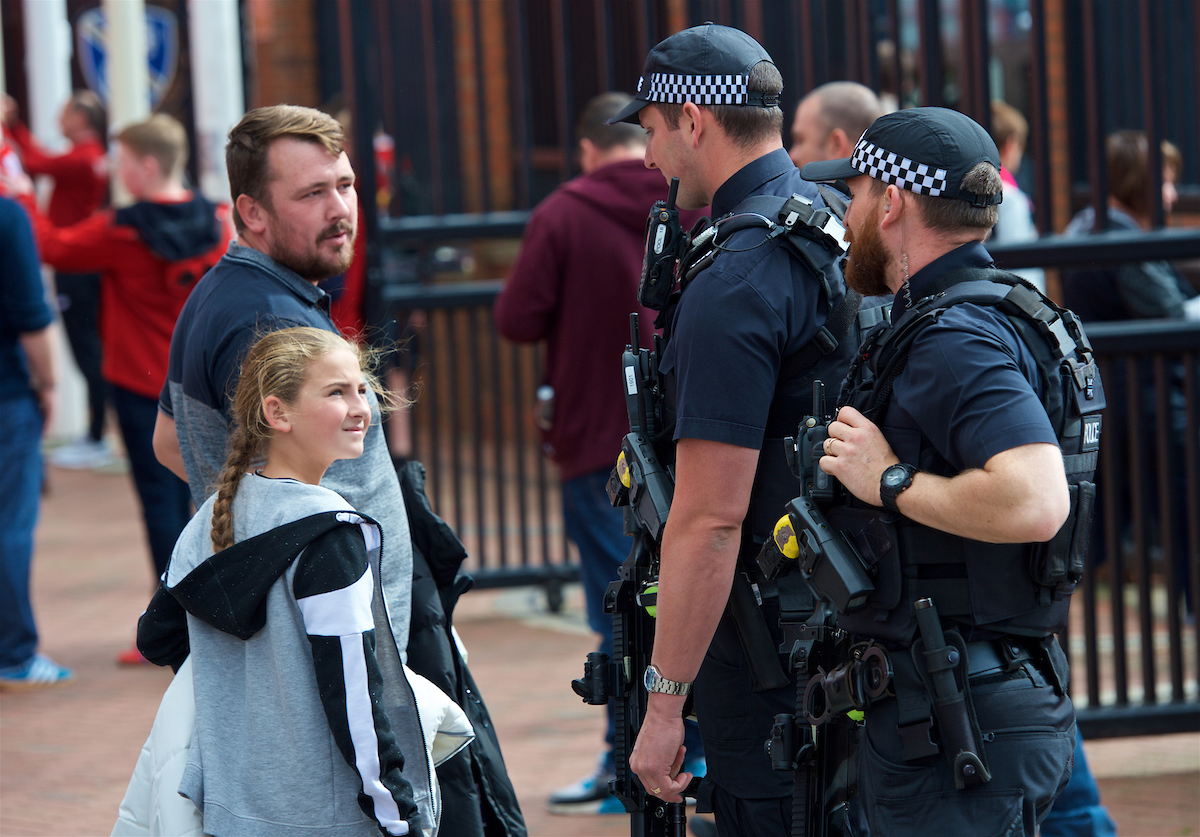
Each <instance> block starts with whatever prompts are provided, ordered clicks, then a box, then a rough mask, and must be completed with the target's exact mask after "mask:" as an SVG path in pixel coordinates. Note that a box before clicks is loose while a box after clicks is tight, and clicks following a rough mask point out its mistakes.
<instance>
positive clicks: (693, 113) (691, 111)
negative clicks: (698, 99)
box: [679, 102, 703, 148]
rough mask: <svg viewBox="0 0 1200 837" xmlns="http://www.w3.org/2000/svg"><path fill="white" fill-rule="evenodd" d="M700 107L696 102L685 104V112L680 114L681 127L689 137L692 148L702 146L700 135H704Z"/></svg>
mask: <svg viewBox="0 0 1200 837" xmlns="http://www.w3.org/2000/svg"><path fill="white" fill-rule="evenodd" d="M701 118H702V114H701V112H700V107H699V106H698V105H697V104H696V103H695V102H684V103H683V111H682V112H681V113H680V114H679V127H680V128H681V129H682V130H683V132H684V133H685V134H686V135H687V138H688V142H689V143H690V144H691V146H692V148H695V147H696V146H697V145H699V144H700V134H701V133H703V125H702V122H701Z"/></svg>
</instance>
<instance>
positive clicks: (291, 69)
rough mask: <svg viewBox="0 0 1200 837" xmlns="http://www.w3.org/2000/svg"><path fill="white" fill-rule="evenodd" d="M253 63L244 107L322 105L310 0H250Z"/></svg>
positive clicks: (248, 6)
mask: <svg viewBox="0 0 1200 837" xmlns="http://www.w3.org/2000/svg"><path fill="white" fill-rule="evenodd" d="M247 10H248V18H249V25H250V45H251V51H252V55H251V58H252V63H251V72H250V79H251V81H250V101H248V102H247V103H246V107H247V108H253V107H261V106H263V105H276V104H291V105H306V106H308V107H320V105H321V101H320V86H319V82H318V55H317V37H316V15H315V12H314V8H313V0H248V2H247Z"/></svg>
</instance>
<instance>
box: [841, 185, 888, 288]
mask: <svg viewBox="0 0 1200 837" xmlns="http://www.w3.org/2000/svg"><path fill="white" fill-rule="evenodd" d="M881 215H882V210H881V209H880V207H879V204H878V203H876V204H875V208H874V209H873V210H871V214H870V215H869V216H867V219H866V220H865V221H864V222H863V223H862V224H860V225H859V231H858V232H851V231H850V230H849V229H847V230H846V240H847V241H849V242H850V249H849V251H848V252H847V254H846V264H845V268H844V269H845V278H846V285H847V286H848V287H850V288H852V289H854V290H855V291H858V292H859V293H860V294H862V295H863V296H884V295H886V294H890V293H891V292H892V289H891V288H890V287H888V281H887V280H888V275H889V274H890V272H891V268H892V263H893V261H894V260H893V258H892V256H891V254H890V253H888V251H887V248H886V247H884V245H883V237H882V236H881V235H880V234H879V219H880V216H881Z"/></svg>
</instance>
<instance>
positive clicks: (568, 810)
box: [546, 768, 625, 816]
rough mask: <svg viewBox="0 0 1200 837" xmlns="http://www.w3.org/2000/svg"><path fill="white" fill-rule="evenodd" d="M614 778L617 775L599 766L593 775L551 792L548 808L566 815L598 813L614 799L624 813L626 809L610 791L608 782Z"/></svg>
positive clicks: (555, 812) (552, 811)
mask: <svg viewBox="0 0 1200 837" xmlns="http://www.w3.org/2000/svg"><path fill="white" fill-rule="evenodd" d="M613 778H615V777H614V776H613V774H612V773H610V772H608V771H607V770H605V769H603V768H598V769H597V770H596V772H595V773H593V774H592V775H591V776H587V777H585V778H583V779H580V780H579V781H578V782H575V783H574V784H572V785H567V786H566V787H564V788H559V789H558V790H556V791H555V792H554V793H552V794H550V799H549V800H548V801H547V804H546V810H547V811H549V812H550V813H551V814H561V815H565V816H572V815H589V814H597V813H599V812H600V808H601V806H602V805H603V804H604V803H605V802H607V801H608V800H612V801H613V802H616V803H617V807H618V808H620V809H621V813H624V812H625V809H624V808H622V807H621V803H620V802H617V798H616V797H615V796H613V795H612V794H611V793H609V792H608V783H609V781H611V780H612V779H613Z"/></svg>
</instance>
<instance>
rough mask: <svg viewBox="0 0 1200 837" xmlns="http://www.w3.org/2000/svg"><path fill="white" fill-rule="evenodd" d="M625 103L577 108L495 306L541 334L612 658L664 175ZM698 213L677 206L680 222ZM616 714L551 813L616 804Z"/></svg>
mask: <svg viewBox="0 0 1200 837" xmlns="http://www.w3.org/2000/svg"><path fill="white" fill-rule="evenodd" d="M630 100H631V97H630V96H628V95H627V94H625V93H604V94H602V95H600V96H597V97H596V98H594V99H592V100H591V101H590V102H589V103H588V105H587V106H586V108H585V109H584V111H583V114H582V116H581V117H580V119H579V125H578V128H577V135H578V136H579V161H580V167H581V168H582V169H583V174H582V175H580V176H579V177H576V178H574V179H573V180H571V181H569V182H567V183H564V184H563V185H561V186H559V187H558V188H557V189H556V190H555V191H554V192H552V193H551V194H550V195H549V196H548V197H547V198H546V199H545V200H544V201H542V202H541V203H540V204H539V205H538V206H537V208H536V209H534V211H533V214H532V215H531V216H530V218H529V223H528V224H527V225H526V227H525V237H524V239H523V240H522V243H521V251H520V253H519V254H518V256H517V260H516V262H515V263H514V264H513V266H512V269H511V270H510V271H509V274H508V279H507V280H506V281H505V283H504V289H503V290H502V291H501V292H500V296H499V298H497V300H496V305H495V309H494V315H495V319H496V327H497V328H498V329H499V331H500V334H501V335H503V336H504V337H506V338H508V339H509V340H513V341H515V342H520V343H534V342H538V341H540V340H545V341H546V343H547V346H546V371H545V380H544V383H543V388H542V389H541V394H542V395H544V396H548V395H549V390H547V389H546V388H547V387H548V388H550V390H552V391H553V400H552V402H551V401H550V400H549V398H543V399H542V400H541V404H540V405H539V413H540V418H539V426H540V427H541V428H542V442H543V449H544V451H545V452H546V454H547V455H548V456H549V457H550V458H551V459H553V460H554V462H555V463H556V464H557V465H558V469H559V477H560V479H561V481H562V499H563V522H564V525H565V527H566V530H567V537H569V538H570V539H571V540H572V541H573V542H574V543H575V545H576V546H577V547H578V548H579V562H580V576H581V580H582V582H583V591H584V599H585V602H586V606H587V617H588V625H589V626H590V627H591V628H592V630H594V631H595V632H596V633H598V634H600V638H601V641H600V650H601V651H603V652H605V653H607V654H609V655H611V654H612V617H611V616H609V615H607V614H606V613H605V612H604V605H603V601H604V591H605V589H606V588H607V587H608V583H609V582H610V581H614V580H616V578H617V569H618V568H619V567H620V566H621V564H622V563H623V562H624V560H625V558H626V557H627V556H628V554H629V549H630V540H629V538H628V536H627V535H626V534H625V531H624V524H623V522H622V517H621V512H620V510H619V509H614V508H613V507H612V505H611V504H610V503H609V501H608V496H607V494H606V492H605V485H606V483H607V482H608V475H609V473H610V472H611V471H612V468H613V465H614V464H615V463H616V459H617V454H618V453H620V450H621V440H622V439H623V438H624V436H625V434H626V433H628V432H629V417H628V414H627V413H626V411H625V397H624V390H623V388H622V386H621V353H622V352H623V351H624V350H625V345H626V344H627V343H628V342H629V314H630V313H631V312H633V311H637V312H638V314H639V317H638V324H639V330H640V337H639V340H640V342H641V345H643V346H650V345H652V340H653V334H654V325H653V323H654V316H655V314H654V312H653V311H650V310H649V309H646V308H643V307H642V306H641V305H639V304H638V300H637V285H638V277H639V276H640V275H641V267H642V254H643V250H644V243H645V235H646V217H647V216H648V215H649V213H650V208H651V207H652V206H653V205H654V202H655V201H657V200H665V199H666V197H667V186H666V183H665V182H664V181H663V178H662V175H661V174H659V173H658V172H656V171H652V170H650V169H647V168H646V166H645V164H644V162H643V160H644V157H645V151H646V134H645V132H644V131H643V130H642V129H641V127H640V126H638V125H631V124H628V123H617V124H615V125H607V124H605V123H606V121H607V120H608V119H610V118H612V117H613V116H616V115H617V114H618V113H619V112H620V111H621V109H622V108H623V107H625V105H626V104H627V103H628V102H629V101H630ZM700 215H701V213H699V212H685V213H681V216H683V217H682V221H683V227H684V229H688V228H689V227H690V226H691V224H692V223H693V222H694V221H695V220H696V219H697V218H699V217H700ZM614 723H615V719H614V715H613V705H612V703H609V704H608V732H607V735H606V742H607V747H606V750H605V752H604V754H603V755H602V757H601V759H600V765H599V767H598V769H597V771H596V773H594V774H593V775H591V776H588V777H586V778H584V779H583V780H581V781H579V782H576V783H575V784H573V785H569V786H567V787H564V788H561V789H559V790H557V791H555V792H554V793H553V794H551V796H550V802H549V806H548V807H549V810H550V811H551V812H552V813H559V814H576V813H612V814H624V813H625V809H624V807H622V805H621V803H620V802H619V801H618V800H617V798H616V797H614V796H612V795H611V794H610V793H609V792H608V780H609V779H611V778H612V777H613V771H614V763H613V753H612V745H613V741H614V732H615V727H614ZM687 737H688V740H687V754H688V765H687V767H686V769H687V770H688V771H690V772H693V773H696V775H703V772H704V769H703V764H704V755H703V753H704V750H703V747H702V745H701V743H700V736H699V734H698V732H697V730H696V729H695V725H694V724H691V723H689V728H688V733H687ZM697 771H699V772H697Z"/></svg>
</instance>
